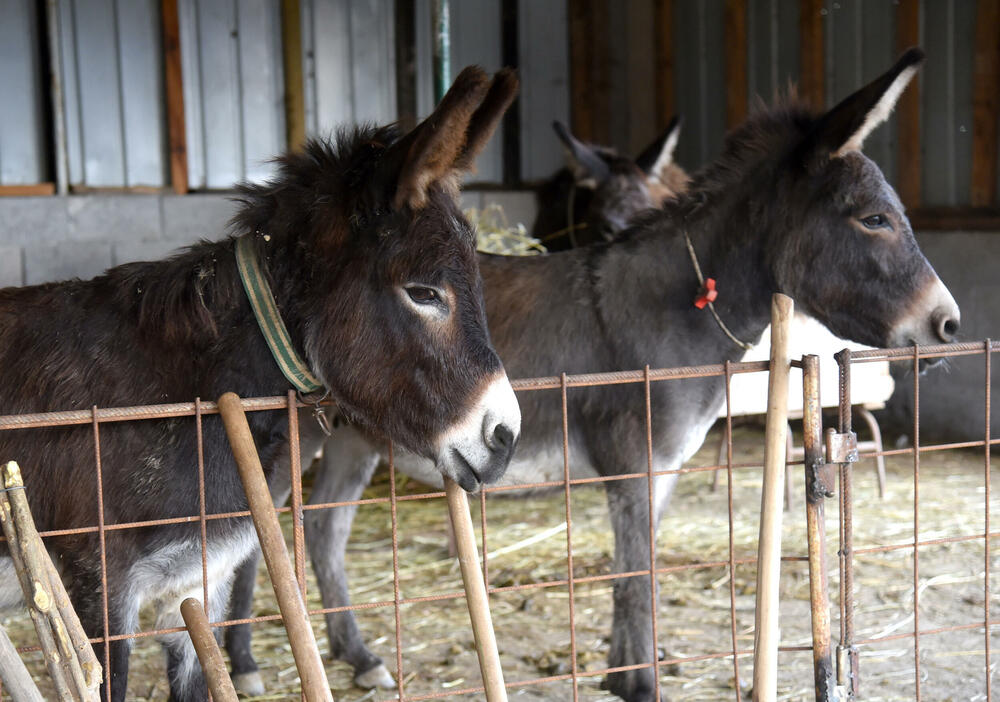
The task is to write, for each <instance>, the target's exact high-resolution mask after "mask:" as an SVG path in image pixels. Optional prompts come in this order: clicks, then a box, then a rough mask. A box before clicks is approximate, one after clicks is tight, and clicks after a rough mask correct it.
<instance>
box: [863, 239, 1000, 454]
mask: <svg viewBox="0 0 1000 702" xmlns="http://www.w3.org/2000/svg"><path fill="white" fill-rule="evenodd" d="M917 241H918V242H919V243H920V247H921V248H922V249H923V251H924V254H925V255H926V256H927V259H928V260H929V261H930V262H931V265H933V266H934V269H935V270H936V271H937V272H938V275H939V276H941V280H943V281H944V283H945V285H947V286H948V288H949V289H950V290H951V293H952V295H954V296H955V300H956V301H957V302H958V305H959V307H960V308H961V310H962V327H961V330H960V332H959V339H958V340H959V341H981V340H983V339H986V338H990V339H995V340H1000V276H998V275H997V262H1000V233H998V232H924V233H918V234H917ZM992 360H993V373H992V380H993V383H992V385H993V393H992V395H993V397H994V398H997V400H1000V365H998V362H1000V355H994V357H993V359H992ZM985 368H986V357H985V356H984V355H978V356H959V357H956V358H950V359H947V363H946V364H944V365H939V366H937V367H934V368H931V369H930V370H928V371H927V373H925V374H924V375H922V376H920V440H921V442H922V443H927V442H929V441H974V440H981V439H982V438H983V436H984V435H985V430H986V412H985V407H986V388H985V379H986V371H985ZM892 375H893V378H894V379H895V381H896V389H895V392H894V393H893V395H892V398H891V399H890V400H889V403H888V406H887V407H886V409H885V410H883V411H882V412H881V413H879V422H880V424H881V425H882V429H883V431H884V432H885V434H886V439H887V441H886V443H887V444H891V443H892V442H893V440H894V439H895V438H896V437H900V436H903V435H905V436H906V437H908V438H909V439H910V443H912V437H913V407H914V397H913V366H912V363H904V362H900V363H897V364H893V368H892ZM991 420H992V421H991V428H990V435H991V436H993V437H1000V405H998V406H996V407H994V409H993V411H992V416H991Z"/></svg>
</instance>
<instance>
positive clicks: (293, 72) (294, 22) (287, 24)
mask: <svg viewBox="0 0 1000 702" xmlns="http://www.w3.org/2000/svg"><path fill="white" fill-rule="evenodd" d="M281 58H282V66H283V68H284V73H285V134H286V136H287V138H288V148H289V149H291V150H295V149H298V148H299V147H301V146H302V145H303V144H304V143H305V141H306V98H305V79H304V78H303V72H302V14H301V9H300V6H299V0H281Z"/></svg>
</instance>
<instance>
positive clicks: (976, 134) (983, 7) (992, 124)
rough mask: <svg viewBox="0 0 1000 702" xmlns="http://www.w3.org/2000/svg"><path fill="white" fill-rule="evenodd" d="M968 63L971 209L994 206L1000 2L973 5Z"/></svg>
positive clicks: (991, 0)
mask: <svg viewBox="0 0 1000 702" xmlns="http://www.w3.org/2000/svg"><path fill="white" fill-rule="evenodd" d="M973 57H974V59H973V63H972V187H971V193H970V195H971V197H970V200H971V203H972V206H973V207H992V206H995V205H996V204H997V142H998V136H1000V129H998V127H997V111H998V108H1000V99H998V98H997V93H998V92H1000V2H997V0H979V2H977V3H976V50H975V52H974V54H973Z"/></svg>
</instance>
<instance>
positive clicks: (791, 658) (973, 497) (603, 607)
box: [3, 427, 1000, 702]
mask: <svg viewBox="0 0 1000 702" xmlns="http://www.w3.org/2000/svg"><path fill="white" fill-rule="evenodd" d="M717 432H718V430H715V431H713V433H712V434H711V435H710V437H709V440H708V441H707V442H706V444H705V446H704V447H703V448H702V450H701V452H700V453H699V454H698V455H697V456H696V457H695V459H694V460H692V461H691V463H690V465H710V464H713V463H714V462H715V450H716V442H717V440H718V433H717ZM762 437H763V434H762V430H761V428H759V427H744V428H740V429H739V430H738V431H737V432H736V436H735V456H736V460H738V461H747V460H756V458H759V456H760V453H761V446H762V445H763V438H762ZM748 457H749V458H748ZM983 466H984V460H983V452H982V450H981V449H979V450H950V451H946V452H937V453H925V454H922V456H921V460H920V466H919V471H920V481H919V494H920V510H919V523H920V530H919V537H920V539H921V540H934V539H948V538H950V537H957V536H964V535H980V536H981V535H982V534H983V532H984V515H985V504H984V497H985V487H984V486H985V482H984V468H983ZM792 470H793V475H794V477H795V480H796V483H795V486H796V493H795V495H796V497H795V500H794V503H793V505H792V506H791V509H790V510H789V511H788V512H786V513H785V517H784V522H783V531H784V537H783V538H784V544H785V547H784V554H785V555H804V554H805V536H804V534H805V512H804V507H803V501H804V500H803V497H802V491H803V487H802V482H803V480H802V472H801V471H802V469H801V467H798V466H797V467H794V468H793V469H792ZM888 473H889V479H888V494H887V495H886V498H885V500H880V499H879V498H878V495H877V489H876V483H875V471H874V464H873V462H872V461H863V462H861V463H859V464H858V465H857V468H856V479H855V482H856V504H855V547H856V549H864V548H865V547H869V546H876V545H893V544H906V543H912V541H913V538H914V527H913V493H914V481H913V458H912V456H911V455H904V456H898V457H891V458H889V459H888ZM710 482H711V474H710V473H695V474H692V475H687V476H685V477H684V478H682V480H681V481H680V484H679V486H678V492H677V494H676V496H675V498H674V503H673V508H672V510H671V512H670V513H669V514H668V515H667V516H666V517H665V518H664V519H663V522H662V524H661V526H660V530H659V539H658V549H659V556H658V564H659V565H660V566H673V565H679V564H686V563H710V562H714V561H719V560H725V559H726V558H727V557H728V539H729V526H728V519H727V509H726V505H727V499H728V498H727V491H726V480H725V477H724V476H723V480H722V483H721V489H720V490H719V491H718V492H717V493H713V492H711V491H710V489H709V485H710ZM402 490H403V491H404V492H407V493H415V492H419V491H421V490H422V488H420V487H419V486H417V485H414V484H412V483H411V484H404V485H403V486H402ZM998 491H1000V490H998V489H996V488H995V489H994V491H993V494H994V495H996V493H997V492H998ZM385 494H387V481H386V476H385V475H384V474H380V475H379V477H378V478H377V480H376V484H375V485H374V486H373V487H372V488H371V489H370V490H369V496H374V495H385ZM733 498H734V503H735V506H736V512H735V518H734V523H733V534H734V542H735V554H736V557H737V558H743V557H752V556H753V555H755V544H756V534H757V514H758V512H759V504H760V471H759V470H756V469H744V470H738V471H736V472H735V473H734V481H733ZM993 504H994V505H996V504H997V502H996V498H994V500H993ZM487 505H488V510H487V516H488V524H489V527H488V532H487V547H488V550H489V552H490V553H491V556H490V558H489V565H490V569H489V570H490V572H489V580H490V585H491V586H494V587H498V586H510V585H519V584H527V583H538V582H545V581H551V580H559V579H563V578H565V577H566V537H567V534H566V507H565V499H564V495H563V493H561V492H558V493H555V494H551V495H546V496H533V497H515V498H496V497H491V498H490V499H489V500H488V502H487ZM571 512H572V540H573V564H574V571H575V573H576V575H577V576H582V575H592V574H604V573H608V572H610V562H611V553H612V548H613V545H612V541H611V534H610V531H609V528H608V520H607V508H606V505H605V501H604V494H603V490H602V489H601V488H600V487H592V486H586V487H576V488H574V489H573V490H572V500H571ZM398 514H399V533H400V539H399V545H400V553H399V564H400V581H401V595H402V596H403V597H407V598H409V597H421V596H429V595H435V594H445V593H454V592H458V591H459V590H460V589H461V578H460V574H459V571H458V567H457V564H456V563H455V561H454V560H453V559H451V558H449V557H448V553H447V541H446V531H445V522H446V520H447V514H446V506H445V504H444V500H443V499H434V500H419V501H413V502H402V503H400V505H399V511H398ZM473 516H474V521H475V522H476V523H477V524H478V521H479V515H478V509H477V508H476V507H475V506H474V512H473ZM997 516H998V512H997V510H996V507H994V508H993V518H994V522H993V524H994V525H995V524H997V523H998V522H997V521H996V518H997ZM389 524H390V515H389V508H388V505H369V506H363V507H362V508H361V509H360V510H359V514H358V519H357V521H356V523H355V528H354V535H353V539H352V545H351V547H350V550H349V555H348V558H349V563H348V568H349V571H350V575H351V578H352V595H353V599H354V602H355V603H365V602H381V601H386V600H390V601H391V600H392V599H393V586H392V558H391V548H390V546H391V543H390V531H389ZM993 529H994V530H995V529H996V527H995V526H994V527H993ZM827 532H828V535H829V551H830V558H831V567H830V571H829V577H830V583H831V591H832V593H833V598H834V608H833V612H832V615H833V619H834V624H833V630H834V635H835V636H836V635H837V632H838V631H839V624H838V604H837V595H836V592H837V584H838V579H839V576H838V571H837V566H836V551H837V507H836V502H835V500H830V501H828V503H827ZM993 552H994V553H995V552H996V551H995V549H994V550H993ZM996 558H997V557H996V556H995V555H994V556H993V558H992V564H991V571H992V573H993V576H994V577H993V582H994V583H997V582H998V581H997V578H996V573H997V570H996V567H997V560H996ZM984 570H985V549H984V540H983V539H982V538H979V539H978V540H974V541H965V542H957V543H946V544H943V545H933V546H925V547H921V549H920V551H919V587H918V598H919V623H920V628H921V629H922V630H928V629H935V628H939V627H947V626H952V625H968V628H966V629H964V630H961V631H957V632H950V633H936V634H934V633H932V634H926V635H923V636H921V637H920V672H919V683H920V692H921V695H922V698H923V699H925V700H937V701H941V702H946V701H948V700H954V701H955V702H958V701H959V700H961V701H963V702H965V701H968V700H985V699H986V679H987V666H986V640H985V638H984V629H983V626H982V622H983V617H984V592H985V589H984ZM913 573H914V558H913V550H912V548H911V549H901V550H896V551H889V552H883V553H870V554H859V555H858V556H857V559H856V575H855V581H856V602H857V605H856V607H857V609H856V614H855V622H856V623H855V626H856V629H857V635H858V638H859V639H870V638H886V639H887V640H885V641H883V642H880V643H875V644H868V645H862V646H861V649H860V660H861V663H860V665H861V676H862V683H861V699H864V700H871V701H876V700H912V699H914V698H915V692H916V691H915V686H916V680H917V677H918V676H917V674H916V673H915V657H914V639H913V636H912V635H910V634H912V631H913V626H914V607H913V603H914V590H913ZM310 577H311V576H310ZM755 578H756V575H755V568H754V567H753V566H752V565H744V566H738V567H737V569H736V576H735V591H736V600H735V605H736V622H735V628H736V635H737V646H738V648H740V649H747V650H749V649H750V648H751V647H752V644H753V606H754V589H755ZM260 583H261V587H259V588H258V595H257V602H256V613H257V614H268V613H274V612H275V611H276V607H275V605H274V603H273V599H272V597H271V595H270V592H269V590H268V588H267V584H266V582H265V580H264V578H263V575H262V576H261V579H260ZM659 583H660V588H661V603H660V608H659V612H658V628H659V643H660V647H661V649H662V651H663V653H664V654H665V655H666V657H667V659H670V660H674V659H690V658H696V657H699V656H711V655H712V654H727V653H728V654H729V655H722V656H721V657H717V658H707V659H703V660H683V661H681V662H679V663H669V664H667V665H665V666H664V667H663V668H662V669H661V678H660V681H661V689H662V692H663V698H664V699H666V700H675V701H677V700H684V701H695V700H699V701H700V700H704V701H709V700H736V699H740V698H742V699H744V700H746V699H749V696H748V691H749V680H750V676H751V667H752V662H751V659H750V657H749V656H748V655H741V656H740V657H739V658H738V665H739V680H740V687H741V693H740V692H738V691H737V689H736V684H735V678H734V670H733V659H732V655H731V652H732V628H731V622H730V588H729V575H728V566H712V567H706V568H703V569H698V570H689V571H683V572H680V573H671V574H665V575H662V576H660V578H659ZM993 590H994V591H1000V584H997V585H994V587H993ZM309 596H310V605H311V606H313V607H316V608H318V607H320V606H321V605H320V603H319V599H318V591H317V588H316V586H315V583H314V582H312V581H311V582H310V589H309ZM997 597H998V596H997V595H995V594H994V595H993V596H992V597H991V600H992V601H993V608H994V611H1000V607H998V606H997V604H996V600H997ZM491 602H492V608H493V616H494V620H495V624H496V630H497V636H498V640H499V646H500V654H501V660H502V663H503V667H504V674H505V678H506V681H507V682H508V684H514V685H516V686H515V687H512V688H511V690H510V697H511V698H512V699H527V700H567V699H572V682H570V681H563V682H554V683H547V684H531V683H528V684H524V685H519V684H518V683H520V682H521V681H530V680H532V679H537V678H541V677H547V676H554V675H561V674H565V673H569V672H570V670H571V665H570V634H569V631H570V628H569V627H570V614H569V593H568V590H567V587H566V586H557V587H550V588H533V589H527V590H520V591H516V592H512V593H504V594H498V595H494V596H493V597H492V600H491ZM574 603H575V626H576V644H577V652H576V657H577V664H578V669H579V673H580V675H579V679H578V689H579V697H580V699H583V700H608V701H611V700H616V699H617V698H616V697H614V696H611V695H609V694H608V693H606V692H604V691H602V690H601V689H600V682H601V677H602V676H600V675H588V674H587V673H588V671H595V670H599V669H601V668H604V667H605V666H606V655H607V649H608V640H607V636H608V632H609V630H610V621H611V582H610V581H609V580H606V581H599V582H596V583H589V584H580V585H577V586H576V587H575V591H574ZM401 615H402V642H403V651H402V655H403V665H402V679H403V683H404V686H405V693H406V696H407V697H410V696H411V695H424V694H434V693H447V692H448V691H449V690H453V691H456V692H457V691H460V690H462V689H465V688H469V687H474V686H476V685H478V684H480V680H479V673H478V667H477V662H476V655H475V650H474V647H473V639H472V633H471V631H470V629H469V626H468V615H467V611H466V609H465V603H464V600H462V599H450V600H444V601H440V602H428V603H418V604H411V605H407V606H404V607H403V608H402V610H401ZM358 620H359V624H360V627H361V630H362V632H363V634H364V636H365V637H366V639H367V641H368V643H369V645H370V646H371V647H372V648H373V650H374V651H376V652H377V653H378V654H379V655H381V656H382V657H383V658H384V659H385V660H386V663H387V665H388V666H389V668H390V669H392V670H395V668H396V659H395V657H396V651H395V628H394V626H395V625H394V613H393V608H392V607H381V608H375V609H367V610H362V611H359V612H358ZM3 624H4V626H5V627H7V628H8V630H9V631H11V635H12V637H13V638H14V639H15V642H16V643H18V644H31V643H33V642H34V634H33V631H31V628H30V622H29V621H28V620H27V618H26V617H23V616H17V617H11V618H8V619H6V620H4V621H3ZM314 626H315V628H316V631H317V634H318V637H319V638H320V647H321V649H322V650H324V651H326V650H327V643H326V640H325V637H324V636H323V626H322V623H321V619H320V618H319V617H316V618H315V619H314ZM809 626H810V624H809V603H808V575H807V569H806V564H805V563H803V562H786V563H784V564H783V568H782V601H781V640H782V644H783V645H785V646H793V647H800V646H808V645H809V643H810V633H809V632H810V629H809ZM254 632H255V647H256V648H255V651H256V656H257V660H258V661H259V662H260V664H261V666H262V669H263V672H264V677H265V680H266V681H267V683H268V685H269V686H270V692H269V694H268V695H267V696H265V697H258V698H255V699H257V700H290V699H297V695H296V694H295V693H296V691H297V689H298V686H297V675H296V671H295V667H294V665H293V662H292V657H291V652H290V650H289V648H288V644H287V640H286V639H285V638H284V636H283V631H282V630H281V629H279V628H278V627H276V626H274V625H268V624H261V625H257V626H255V627H254ZM998 635H1000V629H998V628H996V627H994V629H993V634H992V636H991V644H990V645H991V648H992V649H993V651H994V653H993V659H994V660H996V659H997V658H998V657H1000V654H998V653H996V651H998V650H1000V641H998ZM893 637H896V638H893ZM994 669H995V663H992V664H991V665H990V670H989V674H990V675H994ZM131 670H132V672H131V675H130V680H129V682H130V685H129V690H130V694H129V698H130V699H136V700H165V699H166V697H167V694H166V684H165V681H164V679H163V673H162V657H161V654H160V652H159V649H158V646H157V645H156V644H155V642H153V641H152V640H150V639H142V640H140V642H139V644H138V645H137V647H136V650H135V652H134V654H133V656H132V667H131ZM328 673H329V676H330V682H331V684H332V685H333V687H334V694H335V696H336V699H337V700H388V699H395V698H396V694H395V693H394V692H393V693H386V692H378V691H365V690H361V689H358V688H356V687H354V686H353V685H352V683H351V672H350V670H349V669H348V667H347V666H346V665H345V664H342V663H339V662H330V663H329V665H328ZM38 675H39V678H40V679H42V678H44V672H43V671H42V670H41V668H40V666H39V669H38ZM994 680H996V677H994ZM446 699H455V700H458V699H462V700H471V699H481V695H476V694H456V695H451V696H449V697H447V698H446ZM778 699H780V700H811V699H813V693H812V663H811V654H810V653H809V652H808V651H791V652H784V653H782V654H781V656H780V659H779V697H778Z"/></svg>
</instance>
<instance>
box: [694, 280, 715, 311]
mask: <svg viewBox="0 0 1000 702" xmlns="http://www.w3.org/2000/svg"><path fill="white" fill-rule="evenodd" d="M718 296H719V291H718V290H716V289H715V278H705V284H704V285H702V286H701V290H699V291H698V297H696V298H695V299H694V306H695V307H697V308H698V309H699V310H702V309H705V305H707V304H708V303H709V302H715V298H717V297H718Z"/></svg>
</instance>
